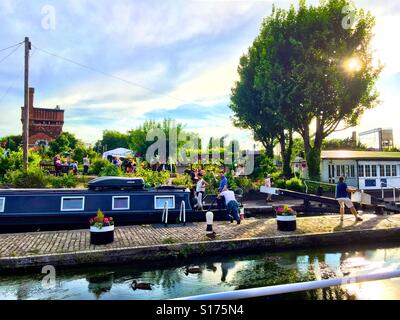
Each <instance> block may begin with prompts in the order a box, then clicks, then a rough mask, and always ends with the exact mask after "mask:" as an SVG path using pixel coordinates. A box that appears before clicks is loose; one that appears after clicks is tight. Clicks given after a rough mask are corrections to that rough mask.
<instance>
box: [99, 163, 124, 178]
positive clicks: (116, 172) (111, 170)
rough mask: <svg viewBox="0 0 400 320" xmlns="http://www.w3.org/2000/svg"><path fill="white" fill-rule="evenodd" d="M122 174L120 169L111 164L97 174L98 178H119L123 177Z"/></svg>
mask: <svg viewBox="0 0 400 320" xmlns="http://www.w3.org/2000/svg"><path fill="white" fill-rule="evenodd" d="M123 175H124V174H123V172H122V171H121V169H120V168H119V167H117V166H115V165H113V164H111V163H109V162H108V164H107V165H106V166H105V167H103V168H102V169H101V171H100V173H99V176H100V177H105V176H115V177H120V176H123Z"/></svg>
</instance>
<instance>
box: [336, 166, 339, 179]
mask: <svg viewBox="0 0 400 320" xmlns="http://www.w3.org/2000/svg"><path fill="white" fill-rule="evenodd" d="M336 174H337V176H338V177H340V166H339V165H337V166H336Z"/></svg>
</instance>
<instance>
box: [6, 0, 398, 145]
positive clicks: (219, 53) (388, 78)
mask: <svg viewBox="0 0 400 320" xmlns="http://www.w3.org/2000/svg"><path fill="white" fill-rule="evenodd" d="M290 3H294V4H295V5H297V3H298V1H297V0H296V1H288V0H257V1H252V0H247V1H238V0H232V1H229V0H214V1H211V0H210V1H209V0H193V1H190V0H144V1H141V0H134V1H132V0H130V1H128V0H113V1H109V0H65V1H50V0H46V1H42V0H35V1H29V0H0V23H1V27H0V49H2V48H6V47H8V46H10V45H13V44H16V43H19V42H21V41H23V39H24V37H25V36H29V37H30V40H31V42H32V45H33V47H32V50H31V58H30V86H31V87H34V88H35V101H34V105H35V107H45V108H47V107H48V108H54V107H55V106H56V105H59V106H60V107H61V108H62V109H64V110H65V124H64V131H69V132H72V133H75V134H76V135H77V136H78V138H80V139H82V140H83V141H85V142H87V143H94V142H95V141H97V140H98V139H100V138H101V135H102V131H103V130H105V129H108V130H118V131H121V132H126V131H127V130H129V129H131V128H134V127H136V126H138V125H140V124H141V123H143V121H145V120H149V119H155V120H161V119H163V118H165V117H167V118H172V119H176V120H177V121H179V122H181V123H183V124H185V125H186V128H187V129H188V130H191V131H195V132H197V133H199V134H200V135H201V136H202V137H203V138H204V139H208V138H209V137H210V136H224V135H226V134H228V135H229V136H230V137H231V138H232V139H238V140H239V141H240V142H241V146H242V147H244V148H252V146H253V144H254V141H253V140H252V136H251V133H250V132H249V131H247V130H242V129H238V128H235V127H234V126H233V124H232V120H231V117H232V115H233V114H232V112H231V111H230V109H229V107H228V106H229V95H230V92H231V88H232V86H233V85H234V82H235V80H237V78H238V75H237V66H238V62H239V58H240V56H241V55H242V54H243V53H245V52H246V51H247V48H248V47H249V46H250V45H251V44H252V42H253V40H254V38H255V37H256V36H257V35H258V33H259V30H260V25H261V23H262V20H263V19H264V18H265V17H267V16H268V15H269V14H270V13H271V10H272V5H273V4H275V5H276V6H278V7H283V8H288V7H289V5H290ZM308 3H309V4H316V3H318V0H309V1H308ZM355 3H356V5H357V6H358V7H361V8H364V9H366V10H369V11H371V13H372V14H373V15H374V16H375V17H376V20H377V25H376V27H375V30H374V33H375V36H374V39H373V43H372V46H373V48H374V50H375V57H376V58H377V59H379V60H380V61H381V63H383V64H384V65H385V68H384V71H383V72H382V74H381V77H380V79H379V81H378V83H377V88H378V90H379V91H380V94H381V95H380V100H381V103H380V105H379V106H378V107H376V108H375V109H373V110H369V111H367V112H366V113H365V114H364V115H363V116H362V118H361V121H360V124H359V125H358V126H357V127H356V128H352V129H349V130H345V131H340V132H338V133H335V134H333V135H332V137H339V138H343V137H347V136H350V135H351V131H353V130H355V131H358V132H360V131H365V130H369V129H373V128H378V127H382V128H393V129H394V134H395V144H397V145H400V126H399V125H398V119H400V90H399V88H400V59H399V56H400V41H398V32H399V30H400V1H398V0H397V1H393V0H380V1H369V0H358V1H357V0H356V1H355ZM16 48H18V47H16ZM12 50H13V49H11V50H6V51H3V52H0V136H5V135H8V134H19V133H20V132H21V130H22V126H21V121H20V107H21V105H23V54H24V53H23V47H22V46H21V47H19V48H18V49H17V51H15V53H14V54H12V55H11V56H9V57H8V58H7V59H5V60H4V61H2V59H4V57H5V56H7V55H8V54H9V53H10V52H11V51H12ZM42 50H45V51H47V52H50V53H53V54H56V55H57V56H61V57H63V58H67V59H69V60H72V61H74V62H77V63H79V64H80V65H84V66H86V68H83V67H82V66H80V65H77V64H73V63H71V62H69V61H66V60H64V59H61V58H59V57H56V56H54V55H49V54H46V53H45V52H43V51H42Z"/></svg>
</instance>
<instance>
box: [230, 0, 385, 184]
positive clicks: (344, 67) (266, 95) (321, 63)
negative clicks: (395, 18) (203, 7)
mask: <svg viewBox="0 0 400 320" xmlns="http://www.w3.org/2000/svg"><path fill="white" fill-rule="evenodd" d="M348 8H349V2H348V1H346V0H327V1H324V2H323V3H321V4H320V5H319V6H307V5H306V3H305V1H303V0H302V1H300V4H299V8H298V9H297V10H296V9H295V8H294V7H293V6H291V8H290V9H289V10H288V11H286V10H282V9H274V10H273V12H272V14H271V16H270V17H268V18H267V19H266V20H265V21H264V22H263V25H262V28H261V33H260V35H259V36H258V38H257V39H256V41H255V43H254V44H253V47H254V46H255V47H257V46H259V47H261V48H262V49H261V50H260V49H258V51H259V52H261V58H260V57H258V58H257V62H256V67H255V70H256V75H255V79H256V80H255V83H256V85H255V87H256V89H257V90H258V92H261V95H262V98H261V100H262V103H261V105H265V104H267V105H268V106H269V107H270V108H271V109H273V108H275V110H276V111H277V113H279V115H280V117H281V118H282V123H283V125H284V126H285V128H287V129H292V130H294V131H297V132H298V133H299V134H300V135H301V136H302V138H303V141H304V149H305V156H306V160H307V164H308V169H309V177H310V178H311V179H319V178H320V159H321V148H322V144H323V140H324V139H325V138H326V137H327V136H328V135H330V134H331V133H333V132H334V131H336V130H337V129H338V128H339V126H340V125H342V126H343V127H351V126H354V125H355V124H356V123H357V122H358V120H359V118H360V116H361V115H362V114H363V112H364V111H365V110H367V109H369V108H372V107H374V106H375V105H376V103H377V98H378V93H377V91H376V89H375V83H376V80H377V78H378V75H379V73H380V71H381V67H380V66H376V65H375V64H374V63H373V58H372V52H371V49H370V40H371V37H372V29H373V26H374V18H373V17H372V16H371V15H370V13H365V12H364V11H363V10H358V9H356V8H353V10H352V14H351V15H346V13H343V12H346V9H348ZM352 18H354V19H355V20H354V21H353V22H352V23H350V24H349V23H347V20H348V19H350V20H352ZM250 50H251V48H250ZM250 58H251V57H250ZM241 81H242V78H241V80H240V82H241ZM248 106H249V107H251V105H249V104H248ZM234 111H235V110H234ZM257 111H258V109H254V110H252V111H251V110H248V111H247V112H248V113H251V112H252V113H253V114H254V115H257V114H258V113H257Z"/></svg>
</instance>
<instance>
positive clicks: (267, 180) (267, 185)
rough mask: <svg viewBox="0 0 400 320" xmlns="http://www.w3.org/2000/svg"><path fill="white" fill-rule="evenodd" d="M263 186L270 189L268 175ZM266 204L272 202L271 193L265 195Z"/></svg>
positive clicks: (270, 181) (269, 176) (269, 177)
mask: <svg viewBox="0 0 400 320" xmlns="http://www.w3.org/2000/svg"><path fill="white" fill-rule="evenodd" d="M264 185H265V187H266V188H271V187H272V180H271V175H270V174H269V175H268V176H267V177H266V178H265V181H264ZM267 202H272V194H271V193H267Z"/></svg>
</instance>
